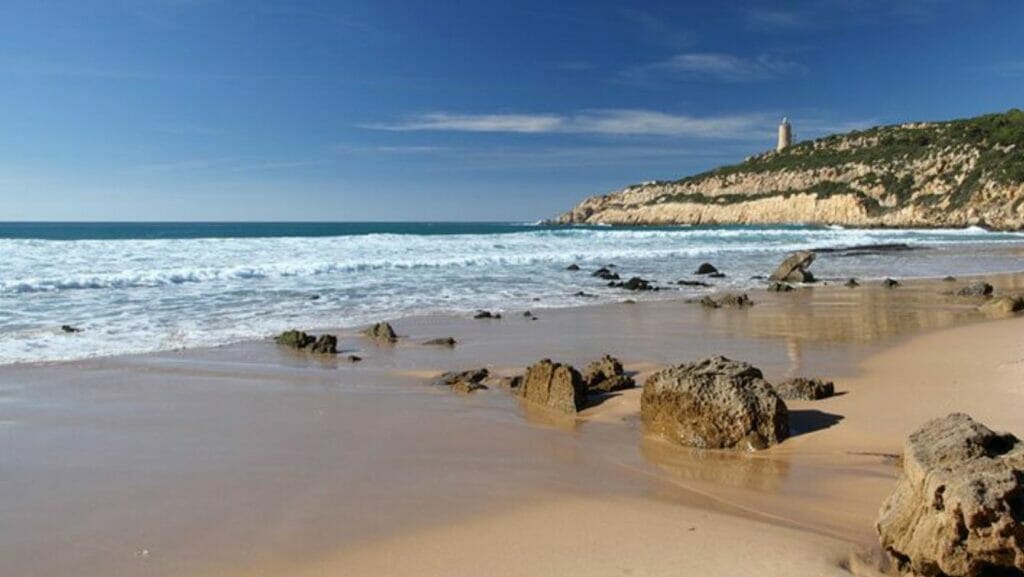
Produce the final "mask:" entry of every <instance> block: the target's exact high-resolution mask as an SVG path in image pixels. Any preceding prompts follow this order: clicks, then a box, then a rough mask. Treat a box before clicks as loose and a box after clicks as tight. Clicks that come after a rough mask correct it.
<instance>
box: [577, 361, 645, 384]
mask: <svg viewBox="0 0 1024 577" xmlns="http://www.w3.org/2000/svg"><path fill="white" fill-rule="evenodd" d="M583 384H584V386H586V388H587V392H589V393H610V392H612V391H621V390H623V389H632V388H633V387H635V386H636V382H635V381H634V380H633V378H632V377H630V376H629V375H627V374H626V372H625V371H624V370H623V369H622V363H621V362H619V359H616V358H615V357H613V356H610V355H605V356H603V357H601V358H600V359H599V360H597V361H594V362H592V363H590V364H589V365H587V368H586V369H585V370H584V371H583Z"/></svg>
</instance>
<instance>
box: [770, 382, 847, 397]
mask: <svg viewBox="0 0 1024 577" xmlns="http://www.w3.org/2000/svg"><path fill="white" fill-rule="evenodd" d="M775 392H776V393H778V394H779V396H780V397H782V398H783V399H785V400H787V401H817V400H819V399H827V398H828V397H831V396H832V395H835V394H836V386H835V383H833V382H832V381H824V380H822V379H805V378H803V377H796V378H793V379H789V380H788V381H783V382H781V383H779V384H777V385H775Z"/></svg>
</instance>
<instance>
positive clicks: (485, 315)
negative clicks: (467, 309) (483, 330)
mask: <svg viewBox="0 0 1024 577" xmlns="http://www.w3.org/2000/svg"><path fill="white" fill-rule="evenodd" d="M473 318H474V319H500V318H501V313H492V312H491V311H476V314H475V315H473Z"/></svg>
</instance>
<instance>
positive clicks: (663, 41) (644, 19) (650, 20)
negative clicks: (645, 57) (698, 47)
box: [622, 9, 694, 50]
mask: <svg viewBox="0 0 1024 577" xmlns="http://www.w3.org/2000/svg"><path fill="white" fill-rule="evenodd" d="M622 16H623V18H624V19H625V20H627V21H630V22H632V23H633V25H634V27H635V29H636V32H637V34H638V35H639V37H640V40H642V41H644V42H647V43H648V44H656V45H659V46H665V47H667V48H671V49H674V50H679V49H682V48H686V47H688V46H692V45H693V43H694V34H693V33H692V32H690V31H689V30H686V29H683V28H680V27H679V25H678V23H677V22H674V21H672V20H670V19H668V18H660V17H658V16H656V15H654V14H651V13H649V12H644V11H641V10H632V9H624V10H622Z"/></svg>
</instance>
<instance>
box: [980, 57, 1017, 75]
mask: <svg viewBox="0 0 1024 577" xmlns="http://www.w3.org/2000/svg"><path fill="white" fill-rule="evenodd" d="M987 70H988V71H989V72H994V73H995V74H998V75H999V76H1024V60H1010V61H1006V62H999V63H997V64H993V65H991V66H988V67H987Z"/></svg>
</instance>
